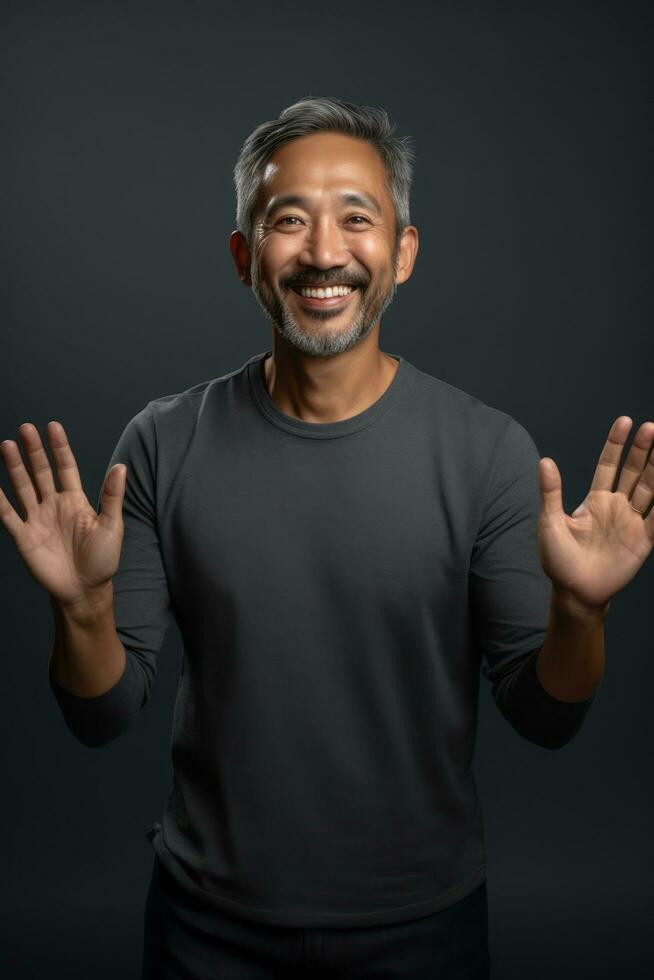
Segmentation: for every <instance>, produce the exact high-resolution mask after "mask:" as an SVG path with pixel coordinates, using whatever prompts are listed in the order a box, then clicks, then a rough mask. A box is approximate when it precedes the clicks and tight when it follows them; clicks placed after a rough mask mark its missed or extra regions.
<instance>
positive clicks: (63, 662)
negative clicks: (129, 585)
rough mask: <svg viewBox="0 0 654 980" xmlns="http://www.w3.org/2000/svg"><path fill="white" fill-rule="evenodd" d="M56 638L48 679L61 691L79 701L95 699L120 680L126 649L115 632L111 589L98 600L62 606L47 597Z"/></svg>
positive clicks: (107, 589)
mask: <svg viewBox="0 0 654 980" xmlns="http://www.w3.org/2000/svg"><path fill="white" fill-rule="evenodd" d="M50 604H51V606H52V612H53V616H54V626H55V637H54V644H53V648H52V653H51V656H50V676H51V677H52V678H53V679H54V681H55V682H56V683H57V684H58V685H59V686H60V687H61V688H63V689H65V690H66V691H68V693H69V694H73V695H75V696H76V697H80V698H97V697H99V696H100V695H102V694H105V693H106V692H107V691H108V690H110V688H112V687H113V686H114V684H116V683H117V681H119V680H120V678H121V676H122V674H123V671H124V669H125V650H124V648H123V645H122V643H121V642H120V640H119V639H118V635H117V633H116V622H115V619H114V603H113V586H112V585H111V582H110V583H109V586H108V588H106V589H104V590H103V592H102V593H101V594H100V595H98V597H97V601H95V600H92V601H89V602H88V603H87V602H85V603H84V604H83V607H82V606H81V605H80V604H79V603H78V604H77V605H76V606H74V607H70V606H65V605H62V604H61V603H59V602H57V601H56V600H55V599H54V598H53V596H50Z"/></svg>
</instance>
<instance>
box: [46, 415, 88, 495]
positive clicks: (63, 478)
mask: <svg viewBox="0 0 654 980" xmlns="http://www.w3.org/2000/svg"><path fill="white" fill-rule="evenodd" d="M48 437H49V439H50V446H51V448H52V455H53V456H54V461H55V466H56V467H57V478H58V479H59V486H60V487H61V489H62V490H80V491H81V492H82V493H83V492H84V488H83V487H82V481H81V479H80V475H79V470H78V468H77V462H76V461H75V456H74V455H73V450H72V449H71V448H70V443H69V442H68V438H67V436H66V430H65V429H64V427H63V425H62V424H61V422H48Z"/></svg>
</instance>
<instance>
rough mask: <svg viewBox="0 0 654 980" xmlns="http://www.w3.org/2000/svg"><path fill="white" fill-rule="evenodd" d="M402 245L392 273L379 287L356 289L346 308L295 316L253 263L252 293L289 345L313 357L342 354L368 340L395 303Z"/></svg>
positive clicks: (393, 258) (306, 309) (397, 248)
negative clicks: (338, 321)
mask: <svg viewBox="0 0 654 980" xmlns="http://www.w3.org/2000/svg"><path fill="white" fill-rule="evenodd" d="M398 254H399V246H396V247H395V249H394V251H393V256H392V260H391V269H392V273H391V274H390V275H389V276H388V278H387V279H385V280H384V281H381V282H379V284H378V285H377V286H370V285H368V286H366V287H363V286H357V288H356V290H355V292H354V295H352V297H351V299H350V300H349V302H348V305H347V307H346V308H345V309H339V308H337V307H336V308H334V309H331V310H330V309H325V310H317V309H309V308H308V307H304V308H303V310H302V313H301V314H300V316H296V314H295V313H294V312H293V310H292V309H291V308H290V305H289V302H288V301H287V300H283V299H281V298H280V297H279V296H278V295H277V293H276V292H275V291H274V290H273V289H272V287H271V286H270V284H269V283H268V282H267V281H266V280H264V279H259V277H258V269H257V268H256V266H255V264H254V263H253V264H252V268H251V272H250V274H251V278H252V290H253V292H254V295H255V298H256V300H257V302H258V304H259V306H260V307H261V309H262V310H263V311H264V313H265V314H266V316H267V317H268V318H269V319H270V320H272V324H273V327H274V328H275V330H276V331H277V333H278V334H279V336H280V337H282V338H283V339H284V340H285V341H286V342H287V343H288V344H290V345H291V346H292V347H294V348H295V349H296V350H298V351H300V352H301V353H302V354H308V355H309V356H311V357H329V356H330V355H332V354H342V353H344V352H345V351H347V350H350V348H352V347H354V346H355V345H356V344H358V343H359V342H360V341H361V340H363V338H364V337H367V336H368V334H369V333H370V331H371V330H372V328H373V327H374V326H375V324H376V323H377V321H378V320H379V318H380V317H381V315H382V313H384V312H385V311H386V310H387V309H388V307H389V306H390V305H391V303H392V302H393V298H394V296H395V293H396V292H397V283H396V282H395V269H396V264H397V258H398ZM289 292H290V290H289ZM338 317H341V319H342V320H343V325H342V326H339V327H335V328H333V329H330V328H329V325H328V324H329V321H330V320H336V319H338Z"/></svg>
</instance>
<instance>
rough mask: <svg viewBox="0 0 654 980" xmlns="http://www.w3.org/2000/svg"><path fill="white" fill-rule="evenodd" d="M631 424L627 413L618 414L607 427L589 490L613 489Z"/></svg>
mask: <svg viewBox="0 0 654 980" xmlns="http://www.w3.org/2000/svg"><path fill="white" fill-rule="evenodd" d="M627 423H628V424H627ZM632 425H633V422H632V420H631V419H630V418H629V416H628V415H620V416H619V417H618V418H617V419H616V420H615V422H614V423H613V425H612V426H611V428H610V429H609V435H608V438H607V440H606V442H605V443H604V448H603V449H602V452H601V453H600V458H599V460H598V462H597V466H596V468H595V473H594V475H593V482H592V483H591V485H590V489H591V490H613V484H614V483H615V478H616V476H617V473H618V464H619V463H620V457H621V456H622V450H623V448H624V444H625V442H626V441H627V436H628V435H629V432H630V431H631V427H632Z"/></svg>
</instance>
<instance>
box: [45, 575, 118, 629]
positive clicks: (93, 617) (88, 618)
mask: <svg viewBox="0 0 654 980" xmlns="http://www.w3.org/2000/svg"><path fill="white" fill-rule="evenodd" d="M113 598H114V587H113V581H112V580H111V579H110V580H109V581H108V582H105V583H104V585H102V586H99V587H98V588H93V589H89V590H88V591H86V592H83V593H81V594H80V595H79V596H76V597H75V598H74V599H71V600H67V601H62V600H61V599H58V598H56V597H55V596H53V595H51V596H50V602H51V603H52V607H53V609H54V611H55V613H56V614H59V615H60V616H62V617H63V618H64V619H66V620H69V621H71V622H73V623H75V624H77V625H80V626H83V625H85V624H91V623H94V622H96V621H97V619H98V617H102V616H103V615H105V614H106V613H107V612H108V610H109V609H111V608H112V606H113Z"/></svg>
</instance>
